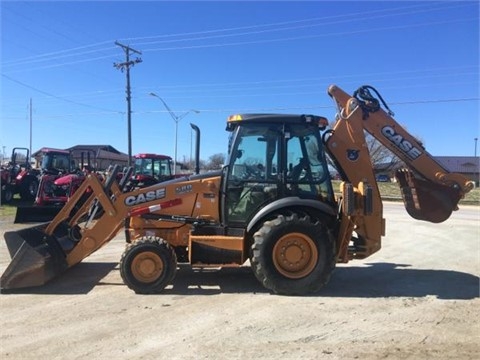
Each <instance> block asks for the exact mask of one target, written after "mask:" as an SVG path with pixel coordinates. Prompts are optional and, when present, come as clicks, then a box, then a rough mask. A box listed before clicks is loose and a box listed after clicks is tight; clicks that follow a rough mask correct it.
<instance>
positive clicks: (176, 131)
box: [150, 92, 200, 175]
mask: <svg viewBox="0 0 480 360" xmlns="http://www.w3.org/2000/svg"><path fill="white" fill-rule="evenodd" d="M150 95H151V96H154V97H156V98H157V99H159V100H160V101H161V102H162V104H163V106H165V108H166V109H167V111H168V112H169V113H170V116H171V117H172V119H173V121H175V150H174V158H173V174H174V175H176V174H177V145H178V123H179V122H180V120H182V119H183V118H184V117H185V116H187V115H188V114H190V113H191V112H194V113H196V114H198V113H199V112H200V111H198V110H194V109H191V110H188V111H187V112H185V113H183V114H182V115H179V116H177V115H176V114H175V113H174V112H173V111H172V110H171V109H170V107H169V106H168V105H167V103H166V102H165V101H164V100H163V99H162V98H161V97H160V96H158V95H157V94H155V93H153V92H151V93H150Z"/></svg>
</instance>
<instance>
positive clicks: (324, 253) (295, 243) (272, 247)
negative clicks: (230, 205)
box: [250, 214, 336, 295]
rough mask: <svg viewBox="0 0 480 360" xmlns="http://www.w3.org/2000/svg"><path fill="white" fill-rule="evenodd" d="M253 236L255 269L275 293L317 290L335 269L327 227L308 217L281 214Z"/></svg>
mask: <svg viewBox="0 0 480 360" xmlns="http://www.w3.org/2000/svg"><path fill="white" fill-rule="evenodd" d="M253 238H254V242H253V245H252V255H251V259H250V262H251V266H252V269H253V272H254V274H255V276H256V277H257V279H258V280H259V281H260V282H261V283H262V284H263V286H265V287H266V288H267V289H270V290H272V291H273V292H274V293H277V294H282V295H305V294H309V293H315V292H317V291H319V290H320V289H321V288H322V287H323V286H324V285H325V284H326V283H327V282H328V280H329V279H330V276H331V273H332V271H333V269H334V268H335V263H336V261H335V251H334V244H333V241H332V240H331V239H330V237H329V235H328V233H327V230H326V227H325V226H324V225H323V224H322V223H321V222H320V221H318V220H317V221H312V220H311V219H310V217H309V216H302V217H299V215H298V214H292V215H289V216H284V215H278V216H277V217H276V218H275V219H273V220H270V221H266V222H265V223H264V224H263V226H262V227H261V228H260V229H259V230H258V231H257V232H256V233H255V234H254V235H253Z"/></svg>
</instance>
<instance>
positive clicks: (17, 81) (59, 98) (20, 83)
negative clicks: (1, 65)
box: [2, 74, 119, 113]
mask: <svg viewBox="0 0 480 360" xmlns="http://www.w3.org/2000/svg"><path fill="white" fill-rule="evenodd" d="M2 76H3V77H4V78H6V79H8V80H10V81H12V82H14V83H16V84H19V85H21V86H23V87H26V88H28V89H31V90H34V91H35V92H38V93H40V94H43V95H46V96H48V97H51V98H54V99H57V100H62V101H65V102H68V103H71V104H75V105H79V106H83V107H88V108H92V109H96V110H103V111H108V112H117V113H118V112H119V111H113V110H108V109H104V108H101V107H98V106H93V105H88V104H83V103H80V102H77V101H73V100H70V99H66V98H64V97H60V96H57V95H53V94H50V93H48V92H46V91H43V90H40V89H38V88H36V87H33V86H31V85H28V84H25V83H23V82H21V81H19V80H16V79H14V78H12V77H10V76H8V75H5V74H2Z"/></svg>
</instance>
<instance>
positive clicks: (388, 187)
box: [332, 180, 480, 205]
mask: <svg viewBox="0 0 480 360" xmlns="http://www.w3.org/2000/svg"><path fill="white" fill-rule="evenodd" d="M340 182H341V181H338V180H334V181H332V183H333V188H334V190H335V191H336V192H337V191H338V189H339V187H340ZM378 190H379V191H380V195H381V197H382V199H385V200H397V199H398V200H399V201H401V200H402V194H401V192H400V187H399V186H398V184H397V183H394V182H379V183H378ZM459 204H464V205H480V188H478V187H477V188H475V189H473V190H472V191H470V192H469V193H468V194H467V195H465V198H464V199H461V200H460V202H459Z"/></svg>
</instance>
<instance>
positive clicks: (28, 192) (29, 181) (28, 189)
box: [20, 176, 39, 200]
mask: <svg viewBox="0 0 480 360" xmlns="http://www.w3.org/2000/svg"><path fill="white" fill-rule="evenodd" d="M38 185H39V184H38V179H37V178H36V177H33V176H29V177H28V178H26V179H25V180H24V183H23V184H22V187H21V189H20V198H21V199H22V200H34V199H35V197H36V196H37V192H38Z"/></svg>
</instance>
